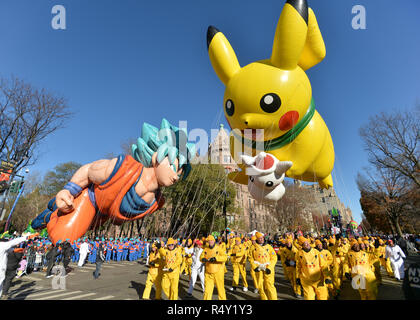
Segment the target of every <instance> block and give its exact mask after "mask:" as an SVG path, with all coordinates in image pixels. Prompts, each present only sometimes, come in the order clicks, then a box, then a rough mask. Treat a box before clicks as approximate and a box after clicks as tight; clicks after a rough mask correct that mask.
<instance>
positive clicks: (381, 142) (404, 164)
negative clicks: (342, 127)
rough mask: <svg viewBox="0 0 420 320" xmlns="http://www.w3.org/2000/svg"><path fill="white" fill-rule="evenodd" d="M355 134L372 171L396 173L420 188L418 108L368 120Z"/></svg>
mask: <svg viewBox="0 0 420 320" xmlns="http://www.w3.org/2000/svg"><path fill="white" fill-rule="evenodd" d="M359 134H360V136H361V138H362V140H363V142H364V146H365V150H366V151H367V153H368V156H369V162H370V163H371V164H372V165H373V166H374V167H377V168H379V169H391V170H394V171H397V172H399V173H400V174H401V175H402V177H405V178H407V180H409V181H412V182H413V183H415V184H416V186H417V188H420V162H419V160H420V104H417V106H416V107H415V108H414V109H412V110H410V111H406V112H398V111H396V112H394V113H392V114H385V113H381V114H379V115H376V116H374V117H371V118H370V120H369V123H368V124H367V125H365V126H364V127H362V128H361V129H360V131H359ZM400 180H401V178H400ZM408 183H410V182H408Z"/></svg>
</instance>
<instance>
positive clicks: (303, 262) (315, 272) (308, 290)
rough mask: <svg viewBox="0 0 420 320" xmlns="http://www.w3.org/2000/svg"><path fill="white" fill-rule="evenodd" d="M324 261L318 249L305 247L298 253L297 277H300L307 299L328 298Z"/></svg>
mask: <svg viewBox="0 0 420 320" xmlns="http://www.w3.org/2000/svg"><path fill="white" fill-rule="evenodd" d="M323 267H324V266H323V261H322V259H321V254H320V253H319V252H318V250H316V249H312V248H311V250H310V251H309V252H306V251H304V250H303V249H301V250H299V251H298V253H297V254H296V277H297V278H299V279H300V282H301V284H302V288H303V296H304V298H305V300H315V298H317V300H327V299H328V289H327V287H326V286H325V284H324V281H325V277H324V274H323Z"/></svg>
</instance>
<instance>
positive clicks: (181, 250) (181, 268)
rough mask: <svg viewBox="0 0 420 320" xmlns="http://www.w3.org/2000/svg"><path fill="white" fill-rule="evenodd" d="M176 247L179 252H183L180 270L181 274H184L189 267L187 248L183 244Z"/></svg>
mask: <svg viewBox="0 0 420 320" xmlns="http://www.w3.org/2000/svg"><path fill="white" fill-rule="evenodd" d="M176 249H178V250H179V252H180V253H181V257H182V262H181V267H180V271H179V274H182V273H183V272H184V271H185V269H186V267H187V264H186V257H185V248H184V247H183V246H178V247H177V248H176Z"/></svg>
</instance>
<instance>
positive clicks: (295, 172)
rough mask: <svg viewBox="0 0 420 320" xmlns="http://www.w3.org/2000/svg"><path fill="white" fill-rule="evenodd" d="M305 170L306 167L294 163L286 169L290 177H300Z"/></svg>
mask: <svg viewBox="0 0 420 320" xmlns="http://www.w3.org/2000/svg"><path fill="white" fill-rule="evenodd" d="M305 171H306V169H305V168H303V167H301V166H299V165H297V164H296V165H295V164H294V163H293V166H292V167H291V168H290V169H289V170H287V171H286V176H287V177H289V178H295V179H300V178H301V177H302V175H303V174H304V173H305Z"/></svg>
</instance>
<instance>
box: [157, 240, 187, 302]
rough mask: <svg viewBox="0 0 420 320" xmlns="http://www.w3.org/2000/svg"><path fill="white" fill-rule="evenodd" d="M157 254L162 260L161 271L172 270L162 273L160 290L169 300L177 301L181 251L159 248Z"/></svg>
mask: <svg viewBox="0 0 420 320" xmlns="http://www.w3.org/2000/svg"><path fill="white" fill-rule="evenodd" d="M159 254H160V255H161V257H162V259H163V269H172V271H163V276H162V290H163V292H164V293H165V294H166V296H167V297H168V298H169V300H178V283H179V273H180V266H181V263H182V255H181V250H179V249H178V248H175V249H173V250H172V251H171V250H169V249H165V248H160V249H159Z"/></svg>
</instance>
